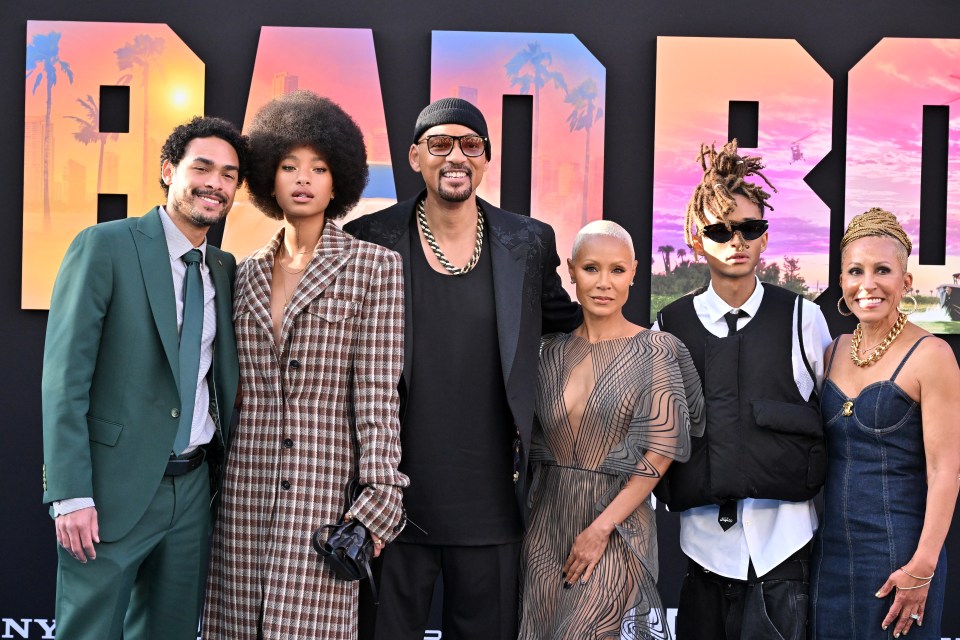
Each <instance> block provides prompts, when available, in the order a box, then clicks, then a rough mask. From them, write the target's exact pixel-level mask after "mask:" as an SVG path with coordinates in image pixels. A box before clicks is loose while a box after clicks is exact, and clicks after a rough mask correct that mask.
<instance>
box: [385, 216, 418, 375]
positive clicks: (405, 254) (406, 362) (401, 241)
mask: <svg viewBox="0 0 960 640" xmlns="http://www.w3.org/2000/svg"><path fill="white" fill-rule="evenodd" d="M406 220H407V221H406V223H405V224H404V232H403V234H402V235H400V237H399V238H398V239H397V241H396V243H395V244H393V245H392V246H387V248H388V249H392V250H393V251H396V252H397V253H399V254H400V260H401V262H402V263H403V273H404V278H403V317H404V327H403V373H402V376H403V378H404V380H405V381H406V383H407V388H409V386H410V371H411V366H412V363H413V291H412V289H411V286H410V285H411V282H410V280H411V278H410V274H411V273H412V271H411V265H410V252H411V251H412V248H411V246H410V243H411V241H412V238H411V237H410V219H409V218H407V219H406Z"/></svg>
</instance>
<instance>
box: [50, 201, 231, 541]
mask: <svg viewBox="0 0 960 640" xmlns="http://www.w3.org/2000/svg"><path fill="white" fill-rule="evenodd" d="M206 263H207V267H208V268H209V270H210V276H211V279H212V280H213V285H214V288H215V289H216V298H215V304H216V311H217V333H216V338H215V341H214V356H213V366H212V372H211V376H210V377H209V379H210V380H211V381H212V385H211V389H212V394H213V398H212V402H211V407H216V412H217V416H216V418H217V421H218V422H219V425H220V427H221V428H220V429H219V432H218V436H215V438H214V443H215V444H216V445H219V446H218V447H216V448H218V449H220V450H221V453H222V451H224V450H225V449H226V443H227V442H228V437H227V436H228V434H227V429H228V425H229V424H230V417H231V412H232V410H233V404H234V400H235V398H236V394H237V380H238V375H239V366H238V363H237V348H236V339H235V337H234V332H233V322H232V307H233V277H234V272H235V270H236V261H235V260H234V258H233V256H232V255H230V254H229V253H225V252H223V251H221V250H219V249H217V248H216V247H212V246H209V245H208V247H207V252H206ZM178 343H179V338H178V331H177V315H176V301H175V300H174V290H173V276H172V273H171V270H170V258H169V253H168V251H167V241H166V237H165V236H164V233H163V225H162V222H161V220H160V214H159V211H158V209H156V208H155V209H153V210H152V211H150V213H148V214H147V215H145V216H143V217H142V218H128V219H126V220H118V221H115V222H107V223H103V224H98V225H96V226H93V227H90V228H88V229H85V230H84V231H82V232H80V234H79V235H78V236H77V237H76V238H75V239H74V241H73V243H72V244H71V245H70V248H69V249H68V250H67V254H66V256H65V258H64V260H63V263H62V264H61V266H60V272H59V274H58V275H57V281H56V284H55V285H54V289H53V298H52V300H51V302H50V316H49V320H48V322H47V337H46V344H45V347H44V359H43V385H42V391H43V452H44V480H43V484H44V486H43V491H44V493H43V500H44V502H53V501H55V500H64V499H67V498H78V497H85V496H86V497H92V498H93V499H94V502H95V503H96V506H97V512H98V522H99V527H100V539H101V540H103V541H114V540H118V539H120V538H122V537H123V536H124V535H126V534H127V533H128V532H129V531H130V530H131V529H132V528H133V525H134V524H136V523H137V521H138V520H140V518H141V516H143V513H144V511H145V510H146V508H147V506H148V505H149V504H150V501H151V499H152V498H153V495H154V494H155V493H156V490H157V487H158V485H159V484H160V481H161V480H162V478H163V473H164V469H165V468H166V464H167V460H168V458H169V456H170V451H171V449H172V447H173V440H174V437H175V436H176V432H177V426H178V422H179V421H178V416H179V414H180V409H181V407H180V393H179V391H178V389H179V384H180V381H179V379H178V378H179V365H178ZM215 479H216V478H215Z"/></svg>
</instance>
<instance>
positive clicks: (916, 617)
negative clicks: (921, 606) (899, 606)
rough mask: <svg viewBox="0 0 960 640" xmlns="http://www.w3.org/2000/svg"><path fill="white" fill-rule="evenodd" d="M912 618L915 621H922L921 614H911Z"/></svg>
mask: <svg viewBox="0 0 960 640" xmlns="http://www.w3.org/2000/svg"><path fill="white" fill-rule="evenodd" d="M910 618H911V619H913V620H917V621H919V620H920V614H919V613H911V614H910Z"/></svg>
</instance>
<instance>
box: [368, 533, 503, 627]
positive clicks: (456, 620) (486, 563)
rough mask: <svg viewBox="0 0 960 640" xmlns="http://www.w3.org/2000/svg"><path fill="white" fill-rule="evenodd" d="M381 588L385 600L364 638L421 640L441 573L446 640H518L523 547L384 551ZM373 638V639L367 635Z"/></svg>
mask: <svg viewBox="0 0 960 640" xmlns="http://www.w3.org/2000/svg"><path fill="white" fill-rule="evenodd" d="M382 559H383V562H382V568H381V573H380V581H381V582H380V587H381V590H382V591H383V592H384V593H392V594H394V597H392V598H390V599H388V598H386V597H384V598H383V600H382V601H381V603H380V606H379V607H378V609H377V611H376V625H375V626H376V629H375V631H374V632H370V631H369V627H370V625H369V623H364V622H363V620H362V619H361V626H363V627H366V631H365V632H363V633H364V635H363V636H362V637H367V638H370V637H372V638H376V640H422V639H423V637H424V630H425V628H426V625H427V618H428V615H429V611H430V605H431V602H432V600H433V592H434V583H435V582H436V579H437V576H438V575H439V574H440V573H441V572H442V573H443V586H444V589H443V602H444V607H443V621H442V625H441V626H442V628H443V637H444V640H515V638H516V637H517V628H518V622H519V619H518V610H517V609H518V603H519V580H518V575H517V571H518V568H519V564H520V543H519V542H517V543H511V544H504V545H491V546H471V547H458V546H449V547H448V546H436V545H418V544H407V543H403V542H398V543H395V544H391V545H390V546H389V547H388V548H387V549H385V550H384V552H383V556H382ZM367 634H369V635H367Z"/></svg>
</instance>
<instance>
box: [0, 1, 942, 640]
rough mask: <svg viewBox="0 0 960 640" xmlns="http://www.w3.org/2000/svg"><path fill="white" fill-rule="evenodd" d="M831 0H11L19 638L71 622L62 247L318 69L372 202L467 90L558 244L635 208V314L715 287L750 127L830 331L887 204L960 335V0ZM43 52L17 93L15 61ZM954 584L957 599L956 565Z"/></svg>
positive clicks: (523, 194) (751, 148)
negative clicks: (362, 144)
mask: <svg viewBox="0 0 960 640" xmlns="http://www.w3.org/2000/svg"><path fill="white" fill-rule="evenodd" d="M21 4H23V5H27V3H21ZM819 4H821V5H822V6H820V10H819V11H818V10H815V9H814V8H813V7H812V6H811V7H808V8H805V7H798V6H796V3H787V2H760V1H759V0H744V1H743V2H740V3H736V4H727V5H724V6H722V7H721V6H718V5H716V4H715V3H709V2H706V1H704V0H685V1H678V2H672V3H654V2H650V1H647V0H634V1H633V2H607V1H604V2H599V3H594V4H593V5H591V6H589V7H588V6H587V5H583V4H578V3H572V2H562V3H557V4H556V5H555V6H551V7H549V8H542V9H537V8H534V7H518V6H516V4H515V3H507V2H502V1H500V0H497V1H496V2H494V3H485V4H484V6H482V7H481V6H479V5H478V6H472V7H446V6H444V7H443V8H442V9H441V8H440V7H439V6H438V5H436V4H435V3H427V2H419V1H418V2H411V3H403V7H402V8H401V7H399V6H394V5H393V4H390V3H387V2H383V1H377V2H370V3H363V5H364V6H363V7H360V6H351V7H348V6H342V7H334V6H330V5H328V4H316V5H310V6H307V5H305V4H304V3H294V2H287V1H278V2H277V3H273V5H272V6H271V7H270V8H269V9H267V8H266V5H265V4H262V3H256V2H253V0H238V2H236V3H234V4H233V5H230V6H229V7H223V6H221V7H219V10H214V7H213V6H212V5H211V6H210V7H205V6H204V7H196V6H195V5H194V4H191V3H186V2H174V3H173V5H169V4H164V5H162V6H161V5H157V7H156V8H149V7H141V8H134V7H128V6H127V5H126V4H124V3H121V2H119V1H118V0H102V1H101V2H98V3H94V5H93V6H87V7H79V6H76V5H75V4H69V3H66V2H62V1H59V0H57V1H53V2H46V3H44V4H43V6H42V7H40V6H37V7H29V6H21V7H4V8H3V9H0V15H3V16H4V17H5V18H6V19H5V20H3V21H2V23H3V27H2V28H3V29H4V30H5V33H4V35H5V36H6V37H5V38H3V39H2V40H3V45H2V46H4V47H6V49H5V54H6V55H4V56H3V58H2V59H3V60H4V61H5V62H4V64H3V68H4V71H3V73H6V74H8V79H9V82H8V83H7V86H9V87H11V88H10V89H9V90H8V91H7V95H6V96H5V97H4V98H3V101H2V104H3V105H4V107H3V108H4V111H3V113H4V116H5V119H6V121H7V124H8V126H7V127H5V129H4V131H3V132H2V135H3V136H4V138H3V140H4V141H5V142H6V145H5V148H6V149H7V150H8V152H7V154H6V159H5V161H4V162H5V164H6V168H7V171H6V172H4V175H5V176H6V180H5V181H4V183H3V187H2V188H3V193H4V194H5V195H6V196H7V198H6V200H7V202H8V209H9V210H10V211H9V214H8V215H9V220H10V225H11V227H12V229H13V233H10V234H8V239H7V240H5V241H4V242H5V243H6V246H5V249H6V251H5V252H3V253H4V259H6V260H8V262H9V263H8V264H7V265H6V266H7V269H5V272H6V273H7V278H6V279H5V281H4V282H5V284H4V287H3V290H2V291H3V304H2V312H0V313H2V315H0V318H2V322H3V323H4V325H5V328H6V331H4V332H3V335H4V336H5V337H4V340H5V348H4V364H5V365H6V366H5V367H4V368H3V369H4V376H5V378H4V380H5V383H6V384H4V389H5V393H4V394H3V395H4V396H5V398H4V399H3V401H2V402H3V406H2V407H0V408H2V409H4V412H3V415H5V416H7V417H8V420H7V421H6V422H5V427H6V428H5V430H4V431H5V439H6V440H5V442H6V443H7V447H5V448H6V449H7V451H8V455H10V456H11V458H12V459H11V460H8V464H6V465H4V466H5V468H4V470H3V471H2V473H3V474H4V484H3V486H4V487H6V493H5V496H6V497H5V502H4V504H5V506H12V507H13V509H12V514H13V517H8V518H5V523H4V525H3V527H4V533H3V537H2V539H3V540H4V541H5V543H6V545H7V546H8V551H9V553H7V559H6V560H5V563H6V564H7V567H6V568H5V570H4V572H3V573H4V576H5V577H4V580H3V581H2V584H3V586H2V590H3V591H2V594H0V638H53V637H55V624H54V620H53V590H54V575H55V553H54V547H53V545H54V544H55V541H54V536H53V526H52V524H51V523H50V522H49V519H48V518H47V516H46V514H45V509H44V508H43V507H42V505H40V504H39V501H40V494H41V491H40V465H41V461H42V450H41V446H40V416H39V404H40V403H39V381H40V367H41V360H42V343H43V327H44V325H45V320H46V312H45V310H46V309H47V308H48V307H49V301H50V293H51V290H52V287H53V282H54V279H55V277H56V273H57V269H58V267H59V264H60V261H61V259H62V258H63V255H64V252H65V251H66V248H67V246H68V244H69V243H70V241H71V240H72V239H73V237H74V235H76V233H77V232H78V231H80V230H81V229H83V228H84V227H87V226H89V225H92V224H96V223H97V222H98V221H104V220H107V219H112V218H116V217H123V216H125V215H126V214H127V213H131V214H134V215H135V214H136V212H140V211H145V210H147V209H148V208H149V207H151V206H153V205H155V204H157V203H158V202H160V199H161V192H160V190H159V184H158V182H157V180H158V175H159V171H158V170H159V153H160V146H161V144H162V143H163V140H164V139H165V138H166V136H167V135H168V133H169V132H170V130H171V129H172V128H173V127H174V126H176V125H177V124H179V123H181V122H183V121H185V120H188V119H190V118H191V117H193V116H194V115H199V114H206V115H218V116H223V117H227V118H229V119H232V120H234V121H235V122H237V124H242V126H243V127H244V129H246V128H247V127H248V126H249V122H250V120H251V118H252V116H253V114H254V113H255V112H256V111H257V110H258V109H259V108H260V107H261V106H262V105H263V104H265V103H266V102H268V101H269V100H271V99H272V98H275V97H277V96H279V95H282V94H284V93H289V92H291V91H294V90H296V89H310V90H312V91H315V92H317V93H318V94H321V95H325V96H328V97H330V98H332V99H333V100H335V101H336V102H338V103H339V104H340V105H342V106H343V107H344V109H345V110H346V111H347V112H348V113H350V114H351V115H352V116H353V117H354V118H355V119H356V121H357V122H358V123H359V125H360V127H361V128H362V130H363V132H364V136H365V139H366V145H367V155H368V159H369V162H370V183H369V185H368V187H367V189H366V191H365V192H364V196H363V198H362V200H361V202H360V204H359V205H358V207H357V208H356V209H355V210H354V211H353V212H351V214H350V216H349V217H348V218H347V219H348V220H349V219H352V218H354V217H357V216H361V215H364V214H366V213H370V212H373V211H378V210H380V209H382V208H385V207H387V206H389V205H391V204H393V203H395V202H396V201H397V200H398V199H403V198H406V197H409V196H410V195H412V194H413V193H414V192H415V191H416V190H417V189H418V187H417V180H416V177H415V175H414V174H413V173H412V172H411V171H410V169H409V167H408V165H407V157H406V156H407V152H406V150H407V147H408V146H409V144H410V142H411V140H410V135H411V131H412V128H413V122H414V119H415V117H416V113H417V112H418V111H419V109H420V108H421V107H422V106H423V105H425V104H426V103H427V102H429V101H431V100H434V99H437V98H441V97H444V96H458V97H461V98H464V99H466V100H469V101H471V102H473V103H474V104H476V105H477V106H478V107H479V108H480V109H481V110H482V111H483V112H484V114H485V116H486V119H487V122H488V123H489V127H490V140H491V144H492V148H493V159H492V162H491V164H490V169H489V171H488V173H487V177H486V178H485V180H484V181H483V184H482V185H481V187H480V195H481V196H482V197H484V198H485V199H487V200H489V201H491V202H493V203H494V204H498V205H500V206H504V207H506V208H509V209H513V210H517V211H519V212H521V213H525V214H529V215H532V216H534V217H536V218H539V219H541V220H544V221H546V222H549V223H550V224H551V225H552V226H553V227H554V229H555V230H556V232H557V241H558V248H559V249H560V254H561V257H562V258H563V257H566V256H567V255H569V247H570V245H571V243H572V239H573V236H574V235H575V233H576V231H577V230H578V229H579V228H580V227H581V226H583V225H584V224H585V223H587V222H589V221H592V220H596V219H600V218H609V219H612V220H615V221H617V222H619V223H620V224H622V225H624V226H625V227H626V228H627V229H628V230H629V231H630V232H631V233H632V234H633V237H634V241H635V245H636V248H637V254H638V256H643V255H644V254H645V253H647V252H649V257H650V268H649V271H645V269H646V263H645V259H641V260H640V271H641V273H643V274H646V275H644V276H642V277H638V278H637V280H638V283H637V284H638V285H639V286H637V287H636V289H637V290H636V291H634V292H633V294H634V297H633V298H632V299H631V301H630V304H629V305H628V307H627V311H628V315H632V316H633V318H634V319H635V320H637V321H639V322H647V321H648V320H649V319H650V318H652V317H653V315H654V314H655V313H656V311H657V310H659V309H660V308H662V307H663V306H664V305H665V304H667V303H668V302H669V301H671V300H673V299H675V298H676V297H678V296H679V295H681V294H683V293H685V292H686V291H689V290H690V289H692V288H694V287H696V286H699V285H701V284H703V283H705V282H706V279H707V277H708V275H707V271H706V267H705V265H703V264H701V263H699V262H698V261H697V260H696V258H695V256H693V254H692V252H691V251H690V250H689V249H688V248H687V247H686V246H685V244H684V240H683V215H684V208H685V206H686V201H687V199H688V198H689V194H690V193H691V191H692V188H693V186H694V185H695V184H696V182H697V180H698V179H699V175H700V169H699V167H698V165H697V163H696V162H695V157H696V153H697V150H698V148H699V144H700V143H701V142H706V143H708V144H709V143H714V142H716V143H717V144H718V145H720V144H723V142H725V141H726V140H727V139H728V138H729V137H734V136H736V137H738V138H739V140H740V146H741V148H745V149H747V150H748V152H749V153H751V154H753V153H756V154H757V155H761V156H762V157H763V158H764V160H765V162H766V164H767V168H766V170H765V174H766V176H767V177H768V178H769V180H770V182H771V183H772V184H773V185H774V186H775V187H776V189H777V193H775V194H774V196H773V198H772V200H771V203H772V204H773V207H774V211H772V212H770V213H769V215H768V218H769V220H770V244H769V248H768V250H767V252H766V254H765V255H764V260H763V261H762V263H761V266H760V268H759V275H760V277H761V279H762V280H764V281H768V282H774V283H778V284H781V285H782V286H786V287H788V288H791V289H793V290H795V291H797V292H798V293H802V294H804V295H806V296H807V297H809V298H810V299H813V300H817V301H818V302H819V303H820V304H821V305H822V306H823V308H824V312H825V313H827V316H828V319H829V320H830V322H831V329H832V331H833V332H834V333H835V334H836V333H839V332H842V331H849V330H850V326H849V324H845V323H844V321H843V320H842V319H841V318H839V317H837V316H836V314H835V313H833V314H831V313H830V309H831V307H832V305H833V304H834V303H835V301H836V298H837V291H836V286H835V283H836V281H837V276H838V272H839V257H838V252H837V249H836V247H837V245H838V239H839V236H840V233H841V232H842V228H843V226H844V224H845V222H846V221H849V219H850V218H852V217H853V216H854V215H856V214H857V213H860V212H862V211H864V210H866V209H868V208H870V207H873V206H880V207H883V208H886V209H889V210H891V211H893V212H894V213H896V214H897V216H898V217H899V218H900V220H901V221H902V223H903V226H904V228H905V229H906V230H907V231H908V233H909V234H910V236H911V240H912V241H913V243H914V246H915V247H918V248H919V250H917V251H916V252H915V254H914V256H913V257H911V264H910V270H911V271H912V272H913V274H914V276H915V279H914V290H913V292H912V293H913V294H914V295H915V297H916V298H917V301H918V309H917V313H916V314H915V315H914V316H912V317H911V319H912V320H913V321H915V322H917V324H919V325H920V326H922V327H924V328H926V329H928V330H930V331H931V332H934V333H937V334H940V335H942V336H944V337H945V338H946V339H947V340H948V341H950V343H951V345H952V346H953V347H954V350H955V351H957V349H958V345H960V340H958V338H957V337H956V336H955V335H953V334H960V8H955V7H953V6H948V5H949V4H950V3H935V2H931V1H926V0H924V1H921V2H918V3H916V7H913V9H914V10H911V11H908V10H907V9H905V8H904V7H903V6H902V4H899V3H895V2H888V1H884V2H878V3H875V4H874V3H871V5H865V6H864V7H863V8H855V7H841V6H835V5H828V4H826V3H819ZM911 6H913V5H911ZM224 10H225V11H226V12H227V13H228V14H229V15H226V16H224V15H223V14H222V12H223V11H224ZM440 11H442V12H443V15H440V14H439V12H440ZM281 25H284V26H281ZM24 63H25V66H24V67H23V68H24V70H25V74H24V76H23V77H24V84H23V90H22V92H21V91H20V89H19V86H17V87H14V85H13V78H14V77H16V76H15V74H19V73H20V69H21V67H20V65H21V64H24ZM21 108H22V109H23V110H22V111H20V109H21ZM21 121H22V123H23V128H22V136H20V132H21V130H20V128H19V122H21ZM21 165H22V181H21V180H20V177H21V174H19V170H20V168H21ZM21 186H22V191H21ZM18 225H22V233H17V232H18V231H20V230H21V228H19V227H18ZM276 228H277V222H276V221H274V220H271V219H269V218H266V217H265V216H263V215H262V214H261V213H259V212H258V211H257V210H256V209H255V208H254V206H253V204H252V202H251V201H250V200H249V197H248V195H247V194H246V192H245V191H244V192H241V193H240V194H238V197H237V201H236V205H235V206H234V208H233V210H232V212H231V213H230V216H229V218H228V220H227V222H226V224H225V226H224V227H222V228H219V229H215V230H214V231H213V232H212V234H211V237H212V239H213V240H214V242H215V243H217V242H219V243H220V245H221V246H222V247H223V248H224V249H226V250H228V251H231V252H233V253H235V254H236V255H237V257H238V258H240V257H243V256H245V255H247V254H249V253H250V252H252V251H253V250H254V249H256V248H258V247H260V246H262V245H263V244H264V243H265V242H266V241H267V240H268V239H269V237H270V236H271V235H272V234H273V232H274V231H275V229H276ZM14 274H19V276H20V277H19V278H17V277H16V275H14ZM638 275H640V274H638ZM647 276H648V277H647ZM564 280H566V278H564ZM641 280H648V282H640V281H641ZM831 285H834V286H831ZM7 345H9V346H7ZM958 392H960V390H958ZM8 479H9V482H8V481H7V480H8ZM8 513H10V510H8ZM954 520H955V522H954V527H953V530H952V532H951V535H950V538H949V539H948V547H949V552H950V559H951V561H952V562H953V563H954V565H955V566H956V563H957V562H958V561H960V541H958V537H960V534H958V531H957V523H956V520H957V518H954ZM677 531H678V526H677V521H676V518H675V516H673V515H672V514H669V513H664V512H662V510H661V512H660V546H661V581H660V586H661V592H662V594H663V599H664V603H665V604H666V605H667V607H668V620H669V621H671V623H672V620H673V618H674V616H675V611H674V610H671V609H669V608H671V607H674V606H675V605H676V597H677V591H678V588H679V583H680V579H681V578H682V571H683V563H682V561H681V554H680V551H679V547H678V544H677V542H676V537H677ZM878 586H879V585H878ZM947 598H948V602H950V601H957V599H958V598H960V579H958V578H957V577H956V574H954V576H951V578H950V582H949V584H948V591H947ZM434 619H435V620H439V618H438V617H436V616H435V617H434ZM427 637H429V638H441V637H442V633H441V631H440V630H433V631H430V632H429V633H428V635H427ZM943 637H944V638H960V614H958V612H957V611H956V610H955V608H950V607H948V608H947V611H946V612H945V617H944V627H943Z"/></svg>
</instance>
